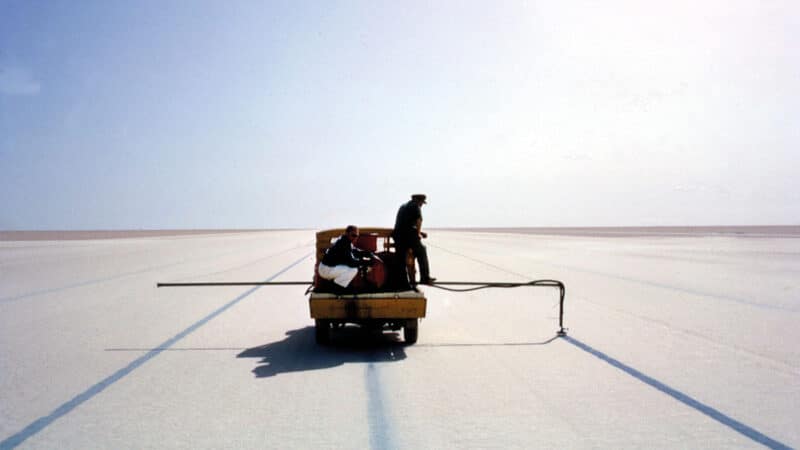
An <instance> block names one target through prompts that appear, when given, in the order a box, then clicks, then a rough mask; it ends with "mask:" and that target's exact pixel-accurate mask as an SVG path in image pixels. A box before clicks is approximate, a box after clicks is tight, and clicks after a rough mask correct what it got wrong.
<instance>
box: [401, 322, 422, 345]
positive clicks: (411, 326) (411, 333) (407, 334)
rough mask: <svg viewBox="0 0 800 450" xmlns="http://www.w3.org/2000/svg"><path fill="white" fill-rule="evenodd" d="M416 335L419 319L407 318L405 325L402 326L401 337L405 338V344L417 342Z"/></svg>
mask: <svg viewBox="0 0 800 450" xmlns="http://www.w3.org/2000/svg"><path fill="white" fill-rule="evenodd" d="M418 335H419V319H408V320H407V321H406V326H405V327H403V339H405V341H406V344H413V343H415V342H417V336H418Z"/></svg>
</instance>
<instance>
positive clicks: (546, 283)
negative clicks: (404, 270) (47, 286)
mask: <svg viewBox="0 0 800 450" xmlns="http://www.w3.org/2000/svg"><path fill="white" fill-rule="evenodd" d="M313 284H314V283H313V282H308V281H219V282H206V281H201V282H194V283H157V284H156V287H157V288H162V287H209V286H312V285H313ZM427 286H430V287H435V288H439V289H444V290H448V291H453V292H467V291H475V290H478V289H486V288H515V287H524V286H532V287H535V286H540V287H557V288H558V289H559V301H558V308H559V311H558V328H559V330H558V331H557V332H556V334H557V335H558V336H566V335H567V328H564V297H565V295H566V287H565V286H564V283H562V282H560V281H558V280H534V281H529V282H527V283H512V282H497V281H485V282H484V281H436V282H435V283H433V284H429V285H427ZM445 286H473V287H470V288H467V289H450V288H447V287H445ZM306 293H308V291H306Z"/></svg>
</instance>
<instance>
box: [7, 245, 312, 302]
mask: <svg viewBox="0 0 800 450" xmlns="http://www.w3.org/2000/svg"><path fill="white" fill-rule="evenodd" d="M297 248H299V247H293V248H289V249H287V250H284V251H280V252H278V253H275V254H272V255H269V256H268V257H273V256H277V255H280V254H282V253H286V252H287V251H291V250H296V249H297ZM235 253H238V251H234V252H225V253H220V254H217V255H211V256H208V257H205V258H200V259H199V260H197V261H203V260H206V259H211V258H219V257H221V256H227V255H233V254H235ZM261 259H264V258H260V259H257V260H256V261H259V260H261ZM187 262H189V260H187V259H182V260H180V261H176V262H172V263H168V264H162V265H159V266H153V267H145V268H144V269H139V270H134V271H131V272H123V273H118V274H116V275H110V276H108V277H104V278H95V279H91V280H86V281H80V282H77V283H72V284H67V285H64V286H57V287H52V288H47V289H41V290H38V291H32V292H27V293H25V294H18V295H12V296H10V297H0V303H11V302H15V301H17V300H23V299H26V298H30V297H36V296H39V295H44V294H52V293H54V292H60V291H65V290H68V289H75V288H79V287H85V286H91V285H93V284H99V283H106V282H109V281H114V280H118V279H120V278H126V277H130V276H134V275H141V274H143V273H147V272H153V271H156V270H161V269H166V268H169V267H175V266H180V265H182V264H186V263H187ZM251 262H252V261H251ZM248 264H249V263H248ZM231 270H232V269H231Z"/></svg>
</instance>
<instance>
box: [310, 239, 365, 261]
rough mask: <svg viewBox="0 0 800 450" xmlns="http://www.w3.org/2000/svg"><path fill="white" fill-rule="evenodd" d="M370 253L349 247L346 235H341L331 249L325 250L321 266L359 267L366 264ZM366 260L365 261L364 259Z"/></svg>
mask: <svg viewBox="0 0 800 450" xmlns="http://www.w3.org/2000/svg"><path fill="white" fill-rule="evenodd" d="M371 255H372V253H370V252H368V251H366V250H361V249H358V248H354V247H352V246H351V245H350V239H348V238H347V236H346V235H342V236H340V237H339V239H337V240H336V242H335V243H334V244H333V247H330V248H328V249H327V250H325V256H323V257H322V264H325V265H326V266H331V267H333V266H339V265H342V264H344V265H345V266H350V267H359V266H362V265H364V264H366V263H367V262H369V258H370V257H371ZM364 258H366V260H365V259H364Z"/></svg>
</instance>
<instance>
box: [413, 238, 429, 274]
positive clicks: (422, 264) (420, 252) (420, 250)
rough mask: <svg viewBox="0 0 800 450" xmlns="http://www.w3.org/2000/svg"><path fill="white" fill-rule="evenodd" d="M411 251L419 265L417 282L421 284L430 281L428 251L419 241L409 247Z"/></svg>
mask: <svg viewBox="0 0 800 450" xmlns="http://www.w3.org/2000/svg"><path fill="white" fill-rule="evenodd" d="M411 250H412V251H413V252H414V256H415V257H416V258H417V262H418V263H419V282H420V283H422V284H425V283H429V282H430V281H431V271H430V266H429V265H428V250H427V249H426V248H425V246H424V245H422V242H421V241H416V242H414V243H413V244H412V245H411Z"/></svg>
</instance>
